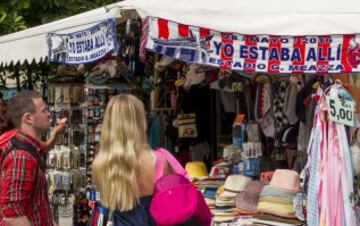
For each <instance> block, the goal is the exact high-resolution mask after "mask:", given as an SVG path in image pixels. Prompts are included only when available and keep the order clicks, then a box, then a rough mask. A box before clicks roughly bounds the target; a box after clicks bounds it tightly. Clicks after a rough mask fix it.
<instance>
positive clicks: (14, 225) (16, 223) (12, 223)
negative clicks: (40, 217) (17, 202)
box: [4, 216, 31, 226]
mask: <svg viewBox="0 0 360 226" xmlns="http://www.w3.org/2000/svg"><path fill="white" fill-rule="evenodd" d="M4 221H5V222H6V225H7V226H20V225H21V226H31V223H30V221H29V220H28V219H27V217H25V216H23V217H17V218H5V219H4Z"/></svg>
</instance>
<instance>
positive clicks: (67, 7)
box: [0, 0, 118, 35]
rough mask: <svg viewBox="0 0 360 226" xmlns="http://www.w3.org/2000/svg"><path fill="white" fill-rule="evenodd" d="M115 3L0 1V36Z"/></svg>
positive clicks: (102, 0) (110, 0) (101, 0)
mask: <svg viewBox="0 0 360 226" xmlns="http://www.w3.org/2000/svg"><path fill="white" fill-rule="evenodd" d="M117 1H118V0H4V1H0V35H4V34H8V33H12V32H16V31H19V30H23V29H25V28H29V27H33V26H37V25H40V24H44V23H48V22H51V21H55V20H58V19H62V18H65V17H69V16H72V15H75V14H78V13H81V12H86V11H88V10H91V9H95V8H98V7H101V6H105V5H108V4H111V3H114V2H117Z"/></svg>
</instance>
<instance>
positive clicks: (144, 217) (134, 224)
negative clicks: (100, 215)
mask: <svg viewBox="0 0 360 226" xmlns="http://www.w3.org/2000/svg"><path fill="white" fill-rule="evenodd" d="M151 199H152V196H145V197H142V198H140V200H139V203H138V204H137V205H136V206H135V207H134V209H132V210H130V211H126V212H121V211H115V212H114V213H113V223H114V226H140V225H141V226H155V223H154V220H153V219H152V217H151V215H150V211H149V208H150V203H151Z"/></svg>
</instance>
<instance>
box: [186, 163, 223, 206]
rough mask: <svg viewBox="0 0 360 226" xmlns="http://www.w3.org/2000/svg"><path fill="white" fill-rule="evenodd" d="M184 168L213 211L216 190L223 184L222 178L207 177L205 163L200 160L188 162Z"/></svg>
mask: <svg viewBox="0 0 360 226" xmlns="http://www.w3.org/2000/svg"><path fill="white" fill-rule="evenodd" d="M185 170H186V172H187V173H188V175H189V177H190V179H191V180H192V182H193V184H194V186H195V187H197V188H198V190H200V191H201V192H202V195H203V196H204V199H205V202H206V204H207V205H208V207H209V209H210V210H211V211H213V210H214V209H215V197H216V191H217V190H218V188H219V187H220V186H222V185H223V184H224V179H218V178H217V177H209V175H208V173H207V168H206V165H205V163H203V162H200V161H195V162H188V163H187V164H186V166H185ZM226 172H227V171H226ZM224 176H225V174H224Z"/></svg>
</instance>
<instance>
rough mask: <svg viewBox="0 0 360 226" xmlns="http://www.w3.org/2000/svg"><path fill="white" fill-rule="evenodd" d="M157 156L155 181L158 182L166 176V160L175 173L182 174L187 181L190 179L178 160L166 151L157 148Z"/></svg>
mask: <svg viewBox="0 0 360 226" xmlns="http://www.w3.org/2000/svg"><path fill="white" fill-rule="evenodd" d="M155 154H156V157H157V159H156V164H155V181H157V180H158V179H159V178H160V177H162V176H163V174H164V160H165V159H166V160H167V162H168V163H169V165H170V166H171V168H172V169H173V170H174V172H175V173H177V174H181V175H183V176H184V177H186V178H187V179H189V177H188V175H187V173H186V171H185V169H184V167H182V165H181V164H180V163H179V162H178V160H177V159H176V158H175V157H174V156H173V155H172V154H171V153H170V152H169V151H167V150H166V149H164V148H157V149H156V150H155Z"/></svg>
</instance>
